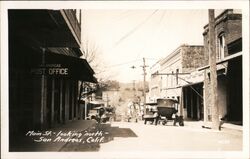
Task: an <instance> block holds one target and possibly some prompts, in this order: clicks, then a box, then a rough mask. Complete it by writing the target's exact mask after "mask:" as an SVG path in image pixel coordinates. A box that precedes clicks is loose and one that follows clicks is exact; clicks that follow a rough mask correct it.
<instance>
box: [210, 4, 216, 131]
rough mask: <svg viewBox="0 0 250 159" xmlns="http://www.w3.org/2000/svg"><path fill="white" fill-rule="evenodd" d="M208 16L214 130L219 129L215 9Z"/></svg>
mask: <svg viewBox="0 0 250 159" xmlns="http://www.w3.org/2000/svg"><path fill="white" fill-rule="evenodd" d="M208 14H209V15H208V16H209V65H210V80H211V107H212V128H213V129H219V109H218V99H217V98H218V95H217V92H218V91H217V72H216V71H217V69H216V52H215V50H216V49H215V47H216V43H215V20H214V19H215V18H214V9H209V10H208Z"/></svg>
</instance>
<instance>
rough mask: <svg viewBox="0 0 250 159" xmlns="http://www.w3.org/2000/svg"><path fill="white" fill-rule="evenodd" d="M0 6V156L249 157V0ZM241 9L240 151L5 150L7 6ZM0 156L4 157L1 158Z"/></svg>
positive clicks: (14, 5) (13, 6) (14, 4)
mask: <svg viewBox="0 0 250 159" xmlns="http://www.w3.org/2000/svg"><path fill="white" fill-rule="evenodd" d="M0 7H1V10H0V11H1V46H2V47H1V135H2V136H1V148H2V158H8V159H9V158H15V159H17V158H24V159H28V158H32V159H34V158H36V157H38V158H55V156H56V158H166V157H167V158H176V157H178V158H218V157H220V158H241V159H242V158H248V157H249V149H250V148H249V8H248V7H249V1H246V0H245V1H167V2H166V1H157V2H156V1H63V2H62V1H52V2H51V1H46V2H45V1H36V2H34V1H21V2H19V1H4V2H0ZM28 8H32V9H73V8H74V9H209V8H213V9H227V8H236V9H242V13H243V18H242V19H243V51H242V52H243V110H244V114H243V117H244V126H243V151H239V152H232V151H221V152H218V151H169V152H157V155H156V154H154V153H150V152H142V151H135V152H126V154H124V152H123V153H122V152H112V153H95V152H93V153H92V152H83V153H76V152H75V153H68V152H67V153H65V152H60V153H58V152H54V153H50V152H48V153H47V152H46V153H44V152H32V153H9V152H8V115H7V114H8V67H7V66H8V26H7V20H8V19H7V9H28ZM3 156H4V157H3Z"/></svg>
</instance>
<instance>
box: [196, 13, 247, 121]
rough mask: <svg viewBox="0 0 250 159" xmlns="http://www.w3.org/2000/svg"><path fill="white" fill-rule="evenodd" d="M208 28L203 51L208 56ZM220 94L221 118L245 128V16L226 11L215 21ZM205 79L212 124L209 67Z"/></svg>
mask: <svg viewBox="0 0 250 159" xmlns="http://www.w3.org/2000/svg"><path fill="white" fill-rule="evenodd" d="M208 33H209V30H208V25H206V26H205V27H204V33H203V36H204V47H205V51H206V54H207V55H208V54H209V52H208V47H209V37H208ZM215 39H216V57H217V59H216V64H217V82H218V87H217V90H218V92H217V94H218V108H219V118H225V120H227V121H231V122H234V123H238V124H242V118H243V115H242V109H243V108H242V15H241V13H240V12H239V11H238V10H232V9H227V10H224V11H223V12H222V13H221V14H220V15H218V16H217V17H216V18H215ZM199 70H202V71H203V72H204V75H205V80H204V89H205V90H204V93H205V107H206V109H205V114H206V117H207V118H205V120H207V121H211V113H212V112H211V109H212V108H211V107H210V105H211V104H210V102H211V101H210V97H211V93H210V87H211V84H210V79H209V78H210V71H209V66H205V67H202V68H200V69H199Z"/></svg>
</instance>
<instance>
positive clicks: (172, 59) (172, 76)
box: [149, 45, 206, 117]
mask: <svg viewBox="0 0 250 159" xmlns="http://www.w3.org/2000/svg"><path fill="white" fill-rule="evenodd" d="M204 56H205V54H204V48H203V46H195V45H181V46H180V47H178V48H177V49H176V50H175V51H173V52H172V53H171V54H169V55H168V56H167V57H165V58H164V59H162V60H160V61H159V62H158V63H159V64H158V65H155V67H154V68H153V69H151V82H150V83H151V84H150V93H149V94H150V95H151V98H153V99H154V100H156V99H157V98H171V99H176V100H178V101H179V103H180V105H181V106H182V105H183V104H181V101H182V99H181V98H182V96H183V95H182V87H183V86H185V85H190V84H191V83H193V82H192V80H189V79H188V77H189V76H190V74H191V72H193V71H195V70H196V69H197V68H198V67H200V66H203V65H205V64H206V59H205V58H204ZM156 66H157V67H156ZM155 88H157V89H155ZM189 107H191V105H188V106H184V109H183V108H182V109H179V110H180V112H179V113H180V114H181V115H185V114H186V116H187V111H186V110H187V109H190V108H189ZM183 110H184V112H183ZM185 111H186V113H185ZM183 113H185V114H183ZM184 117H185V116H184Z"/></svg>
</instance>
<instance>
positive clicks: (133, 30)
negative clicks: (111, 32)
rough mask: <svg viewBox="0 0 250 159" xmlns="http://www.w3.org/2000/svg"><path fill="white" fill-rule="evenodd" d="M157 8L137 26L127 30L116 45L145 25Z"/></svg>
mask: <svg viewBox="0 0 250 159" xmlns="http://www.w3.org/2000/svg"><path fill="white" fill-rule="evenodd" d="M157 11H158V9H157V10H154V11H153V13H151V14H150V15H149V16H148V17H146V18H145V19H144V20H143V21H142V22H141V23H139V24H138V25H137V26H135V27H134V28H133V29H132V30H130V31H129V32H127V33H126V34H125V35H124V36H122V37H121V38H120V39H119V40H118V41H117V42H116V43H115V46H117V45H119V44H120V43H121V42H122V41H123V40H125V39H126V38H127V37H129V36H130V35H131V34H133V33H134V32H135V31H137V30H138V29H139V28H140V27H141V26H142V25H144V24H145V23H146V22H147V21H148V20H149V19H150V18H151V17H152V16H153V15H154V14H155V13H156V12H157Z"/></svg>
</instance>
